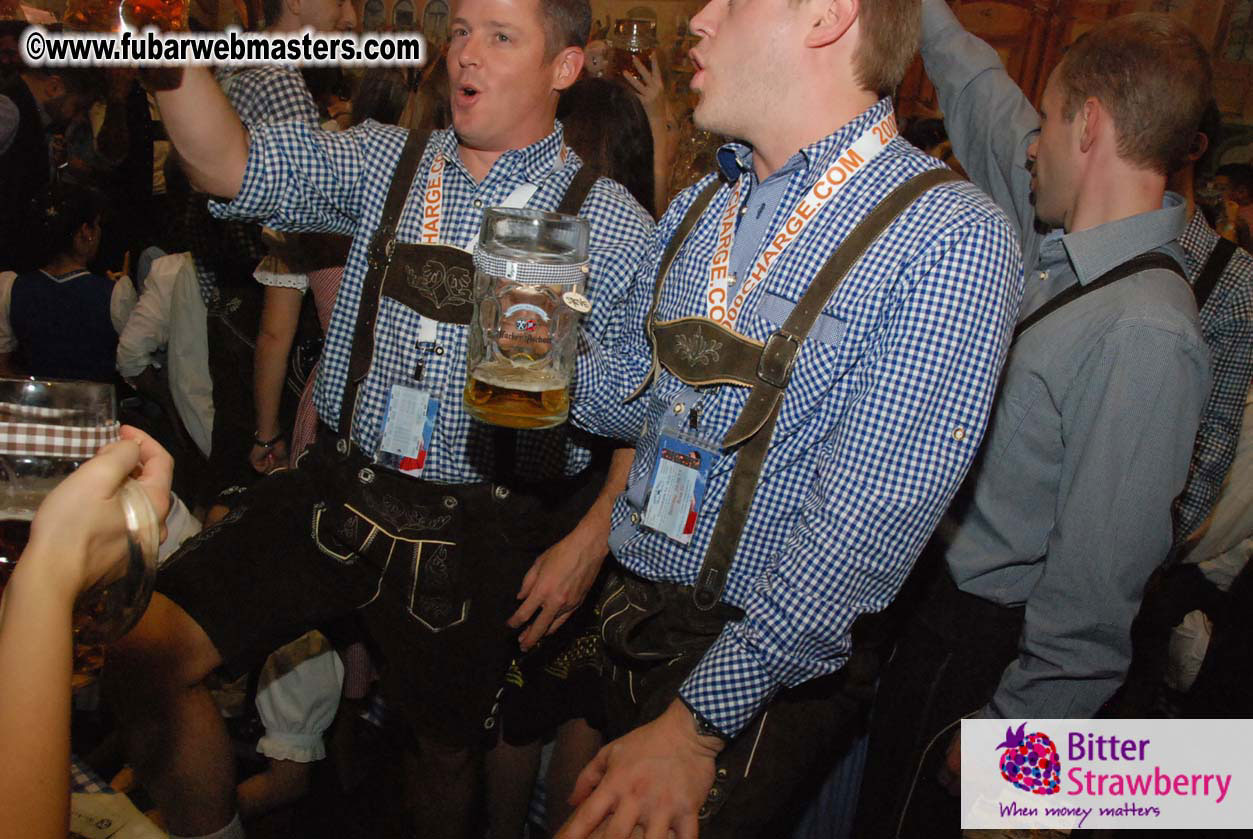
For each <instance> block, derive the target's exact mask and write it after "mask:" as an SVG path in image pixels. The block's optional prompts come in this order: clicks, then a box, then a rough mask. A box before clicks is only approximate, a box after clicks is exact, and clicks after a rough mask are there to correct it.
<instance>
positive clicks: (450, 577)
mask: <svg viewBox="0 0 1253 839" xmlns="http://www.w3.org/2000/svg"><path fill="white" fill-rule="evenodd" d="M453 13H454V14H453V20H452V27H451V35H452V41H451V44H450V48H449V53H448V67H449V75H450V79H451V93H452V96H451V99H452V113H453V124H454V130H445V131H436V132H432V133H430V134H429V138H428V136H427V135H425V134H421V133H412V134H411V133H410V132H407V131H405V130H403V129H400V128H397V127H394V126H382V125H379V124H377V123H372V122H366V123H365V124H363V125H361V126H358V127H356V128H354V129H352V130H350V131H346V132H343V133H337V134H332V133H327V132H322V131H319V130H317V129H316V128H313V127H310V126H308V125H304V124H300V123H296V122H289V123H281V124H264V125H252V126H249V129H248V130H245V129H244V127H243V126H242V125H241V123H240V122H239V120H238V118H237V117H236V116H235V115H234V113H233V112H232V111H231V110H230V107H229V104H228V103H227V101H226V100H225V99H224V98H223V96H222V94H221V92H220V91H219V90H218V88H217V87H216V85H215V84H214V83H213V80H212V78H211V77H210V76H209V75H208V74H207V73H205V72H202V71H198V70H195V71H193V70H191V69H189V70H187V72H186V74H185V78H184V79H183V82H182V86H181V87H180V88H179V89H178V90H175V91H169V92H163V93H159V94H158V101H159V104H160V106H161V110H162V115H163V118H164V120H165V123H166V126H167V129H168V131H169V134H170V138H171V140H172V141H173V142H174V144H175V146H176V147H177V148H178V150H179V153H180V156H181V157H182V159H183V160H184V162H185V164H186V166H187V168H188V170H189V173H190V174H191V176H192V178H193V180H194V181H196V182H197V183H198V185H199V186H200V187H201V188H202V189H205V190H206V191H208V192H210V193H212V194H215V195H219V196H223V197H224V198H229V199H230V200H229V203H224V204H221V205H218V207H217V208H216V211H217V212H219V213H221V214H222V215H224V216H229V217H231V218H240V219H249V220H260V221H263V222H264V223H265V224H267V225H268V226H270V227H274V228H276V229H280V230H284V231H295V232H300V231H325V232H333V233H339V234H343V235H349V236H352V237H353V244H352V248H351V250H350V252H349V255H348V261H347V264H346V266H345V270H344V278H343V282H342V284H341V286H340V291H339V297H338V300H337V303H336V306H335V312H334V314H333V316H332V319H331V324H330V328H329V330H328V333H327V340H326V348H325V350H324V355H323V366H322V372H321V375H320V379H319V383H318V388H317V392H316V397H315V404H316V406H317V409H318V412H319V415H320V417H321V419H322V422H323V426H324V427H323V429H322V433H321V434H320V436H319V439H318V441H317V443H316V444H315V445H314V447H313V448H312V449H311V450H310V452H309V453H308V454H306V455H305V456H304V457H303V458H302V459H301V461H300V463H299V466H298V468H297V469H294V470H291V471H289V472H284V473H277V474H274V475H271V476H269V477H267V478H265V479H263V480H262V481H260V482H259V483H258V484H257V485H255V486H254V487H253V488H252V489H251V490H250V491H249V492H248V493H247V494H245V495H244V496H243V497H242V498H241V499H240V502H239V504H238V505H237V506H236V507H235V508H234V509H233V510H232V512H231V513H230V514H229V515H228V517H227V518H226V519H225V520H224V522H223V523H222V524H221V525H219V526H218V527H216V528H212V529H210V530H208V531H206V533H205V534H204V535H203V536H202V537H200V538H198V539H194V540H192V541H190V542H189V543H187V545H185V546H184V548H183V549H182V551H181V552H180V553H178V554H176V555H175V556H174V557H172V558H171V559H170V561H169V562H168V563H167V564H166V565H165V566H164V567H163V570H162V573H161V574H160V576H159V579H158V583H157V589H158V592H159V594H157V595H155V596H154V599H153V602H152V605H151V606H150V607H149V610H148V612H147V614H146V615H145V616H144V618H143V620H142V621H141V623H140V625H139V627H138V628H137V629H136V631H135V632H134V633H132V634H131V636H129V637H128V638H127V639H125V640H124V642H122V643H121V644H119V645H118V647H117V649H116V650H115V651H114V664H113V665H112V669H113V676H112V678H113V679H115V680H116V684H117V686H118V691H119V692H125V694H126V695H127V696H128V697H129V698H128V701H126V702H124V703H119V712H120V713H121V714H122V715H123V716H125V717H126V718H128V720H129V723H130V725H132V726H135V727H136V728H141V727H142V726H144V725H151V724H152V720H153V719H156V720H160V721H164V722H165V724H164V725H158V728H160V729H161V736H160V737H154V738H144V737H142V736H137V737H135V738H133V739H134V740H135V741H136V743H137V745H138V748H137V751H136V754H135V765H136V766H137V768H138V770H139V771H140V772H141V774H142V776H143V777H144V783H145V787H146V788H147V789H149V790H150V791H151V792H152V793H153V796H154V797H155V798H156V799H157V801H158V802H159V804H160V806H161V810H162V812H163V814H164V815H166V817H167V818H168V820H169V824H170V827H171V829H172V830H173V832H174V833H176V834H179V835H185V836H190V835H208V834H212V835H220V836H222V837H233V836H237V835H238V833H239V827H238V820H237V818H236V817H235V816H234V814H233V809H234V808H233V802H232V799H231V794H232V792H233V783H232V778H231V761H230V755H229V749H228V744H227V742H226V740H225V736H224V732H223V730H222V727H221V723H220V720H219V719H218V718H217V716H216V712H214V711H213V709H212V705H211V703H210V702H209V701H208V695H207V693H206V692H205V691H204V688H203V686H202V685H201V681H202V679H203V678H204V676H205V675H206V674H207V673H208V672H209V671H210V670H212V669H213V668H215V667H217V666H219V665H222V666H224V667H226V668H227V669H228V670H230V671H233V672H236V673H238V672H240V671H242V670H245V669H247V668H248V667H249V666H250V665H252V664H254V663H259V661H260V658H261V657H263V656H264V655H265V654H267V653H268V652H269V651H270V650H272V649H274V648H275V647H277V646H279V645H280V644H282V643H285V642H286V641H290V640H291V639H292V638H294V637H297V636H298V635H300V634H303V632H305V631H306V630H307V629H309V628H311V627H313V626H320V625H324V624H326V623H327V622H328V621H334V620H336V619H338V618H340V617H342V616H344V615H348V614H353V613H355V614H356V615H357V616H358V617H359V619H360V621H361V622H362V623H363V624H364V627H365V630H366V631H367V633H368V634H369V636H370V639H371V640H372V641H373V643H374V645H375V646H376V647H377V648H378V650H379V651H380V653H381V657H382V659H383V663H384V666H383V672H384V676H383V690H384V694H385V696H387V698H388V700H389V702H388V704H389V708H394V709H395V710H396V711H397V712H398V714H399V716H400V717H402V719H403V721H404V722H405V723H406V724H407V727H408V730H409V733H411V734H412V735H413V736H414V737H415V738H416V739H417V741H418V745H419V750H418V761H419V766H418V776H419V777H418V778H417V779H416V784H415V790H414V794H415V796H416V798H417V802H418V808H417V814H416V815H417V817H418V819H419V822H418V834H419V835H421V836H424V837H458V839H460V837H465V836H467V835H468V832H469V829H470V825H471V823H472V815H473V814H472V812H471V806H472V803H473V801H474V787H475V779H476V777H477V758H478V757H479V756H480V754H481V752H482V750H483V749H484V748H485V747H486V746H488V745H490V744H491V742H492V741H494V739H495V735H496V731H495V730H494V729H495V725H496V718H497V710H498V709H497V708H496V707H495V706H496V702H497V696H498V693H497V691H498V689H499V688H500V686H501V685H502V683H503V678H504V676H505V671H506V668H507V666H508V664H509V661H510V659H511V658H512V657H513V655H516V650H517V644H518V643H519V642H520V643H521V645H522V646H523V647H524V648H526V647H530V646H532V645H533V644H535V643H536V642H537V641H538V640H539V638H540V637H541V636H543V635H545V634H546V633H549V632H551V631H552V630H553V629H555V628H556V626H558V625H559V624H560V623H561V622H562V621H564V620H565V618H566V617H567V616H568V615H569V614H570V613H571V612H572V610H573V609H574V608H575V607H576V606H578V604H579V602H580V601H581V600H582V599H583V598H584V596H585V595H586V592H587V589H588V587H589V586H590V585H591V583H592V580H593V579H594V578H595V577H596V574H597V570H598V568H599V566H600V563H601V562H602V560H603V559H604V557H605V555H606V553H607V544H606V542H607V534H608V522H609V510H610V507H611V505H612V501H613V498H614V497H615V496H616V495H617V493H618V492H619V491H620V489H621V487H622V485H623V484H624V483H625V475H626V467H627V466H629V463H630V454H631V453H630V451H629V450H625V451H624V452H621V453H613V454H612V458H613V461H614V463H613V465H612V466H608V465H607V464H606V462H605V461H607V460H609V459H610V457H611V453H610V452H609V451H608V450H607V449H606V445H605V444H606V442H607V441H604V440H601V441H600V442H597V441H596V440H594V439H592V438H591V437H590V435H586V434H577V433H574V432H573V431H571V430H569V429H568V428H556V429H549V430H542V431H541V430H534V431H520V432H516V433H512V432H507V431H504V430H502V429H493V428H491V427H489V426H486V425H484V424H482V423H478V422H475V421H472V420H471V419H470V417H469V416H468V415H467V413H466V411H465V409H464V407H463V402H462V393H463V391H464V389H465V384H466V332H467V330H466V325H467V324H468V322H469V316H470V308H471V305H470V304H471V302H472V301H471V300H470V299H469V297H468V289H469V286H470V282H469V281H470V278H471V277H472V276H473V271H474V266H473V263H472V262H471V260H470V253H469V251H468V250H467V248H470V247H472V246H473V244H474V242H475V240H476V238H477V235H478V232H479V228H480V225H481V222H482V219H483V211H484V209H485V208H488V207H494V206H500V205H508V206H514V207H518V206H522V205H525V206H527V207H530V208H535V209H542V210H553V209H558V208H562V209H564V210H565V211H567V212H570V213H578V214H579V215H580V216H581V217H582V218H584V219H585V220H586V221H587V222H588V224H589V227H590V232H591V241H590V246H589V262H590V272H589V275H588V283H587V295H588V297H590V298H591V300H592V304H593V308H592V310H591V312H590V313H589V314H587V315H586V316H585V318H584V321H583V324H584V327H585V328H586V330H587V332H588V334H590V335H591V336H593V337H594V339H596V340H604V341H606V342H610V343H613V342H616V341H617V340H618V337H619V331H620V330H621V329H622V328H623V327H622V324H621V321H620V319H618V318H616V317H615V311H616V310H617V308H618V307H619V305H620V304H621V303H622V301H623V300H625V299H626V298H627V297H628V295H629V293H630V290H631V284H632V282H633V280H634V278H635V277H636V271H637V267H638V264H639V263H640V262H641V261H642V260H643V259H644V257H645V256H646V253H647V249H648V245H649V242H650V239H651V233H652V220H651V219H650V218H649V217H648V215H647V214H646V213H645V212H644V210H643V208H641V207H640V206H639V204H638V203H636V202H635V201H634V199H632V198H631V197H630V195H629V193H627V191H626V190H625V189H624V188H623V187H622V186H620V185H619V184H616V183H614V182H612V181H609V180H605V179H597V178H596V177H595V175H594V173H590V172H584V171H583V168H582V164H581V162H580V161H579V159H578V157H577V155H575V154H574V153H573V152H571V151H569V150H568V149H567V148H566V146H565V144H564V142H563V139H562V131H561V127H560V126H559V125H558V124H556V123H555V120H554V116H555V113H556V105H557V98H558V94H559V92H560V91H561V90H563V89H565V88H566V87H569V86H570V85H571V84H573V82H574V81H575V79H576V78H577V76H578V75H579V72H580V71H581V69H582V63H583V52H582V44H583V43H584V42H585V41H586V39H587V35H588V30H589V28H590V23H591V13H590V9H589V7H588V5H587V3H586V0H460V1H459V2H457V3H456V4H454V7H453ZM401 404H409V405H413V406H417V405H419V404H422V405H425V406H426V408H425V410H422V409H419V408H417V407H414V408H413V409H412V410H402V409H400V408H397V407H396V406H398V405H401ZM423 418H429V425H427V426H426V428H424V427H423V423H422V420H423ZM406 429H407V430H406ZM414 429H421V431H420V433H421V437H422V440H423V446H422V448H421V449H420V450H416V449H415V450H411V449H410V448H408V446H409V444H408V443H407V442H400V443H398V442H396V441H397V440H401V441H405V440H409V439H411V438H412V434H411V433H410V432H412V431H413V430H414ZM427 429H429V430H427ZM397 446H403V448H397ZM607 472H608V477H606V474H607ZM520 601H521V602H520ZM522 624H528V625H527V626H526V628H525V629H523V631H522V632H521V633H519V632H518V628H519V627H520V626H521V625H522ZM169 746H173V748H167V747H169ZM224 825H225V827H223V826H224ZM215 831H216V832H217V833H215ZM223 831H224V832H223Z"/></svg>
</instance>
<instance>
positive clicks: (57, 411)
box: [0, 379, 161, 676]
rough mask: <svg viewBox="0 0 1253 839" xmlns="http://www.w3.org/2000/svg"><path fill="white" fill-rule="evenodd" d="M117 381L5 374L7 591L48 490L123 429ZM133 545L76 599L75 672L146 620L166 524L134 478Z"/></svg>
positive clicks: (1, 427)
mask: <svg viewBox="0 0 1253 839" xmlns="http://www.w3.org/2000/svg"><path fill="white" fill-rule="evenodd" d="M116 417H117V409H116V406H115V396H114V392H113V386H112V385H108V384H99V383H96V382H79V381H38V380H34V379H0V591H2V590H3V588H4V585H5V583H7V582H8V578H9V574H11V573H12V570H13V566H14V564H15V563H16V562H17V560H18V558H19V557H20V556H21V554H22V551H23V550H24V549H25V547H26V542H27V540H28V539H29V538H30V523H31V521H32V519H34V517H35V511H36V510H38V509H39V505H40V504H41V503H42V502H43V499H44V497H45V496H47V494H48V493H49V492H51V491H52V490H53V489H54V488H55V487H56V486H57V484H59V483H60V482H61V481H62V480H63V479H65V478H66V477H67V476H69V474H70V473H71V472H73V471H74V470H75V469H77V468H78V466H79V465H80V464H82V463H83V462H84V461H86V460H88V459H89V458H90V457H91V456H92V455H93V454H94V453H95V451H96V449H98V448H99V447H100V446H101V445H103V444H104V443H107V442H109V441H111V440H113V439H116V437H117V428H118V425H117V419H116ZM120 498H121V502H122V504H121V508H122V509H121V513H122V515H123V516H125V518H126V526H127V531H128V534H129V539H128V542H129V544H130V553H129V556H127V558H126V561H125V562H124V563H123V564H122V565H121V566H120V567H119V568H117V569H115V573H114V574H113V575H111V576H109V577H107V578H105V579H103V580H101V581H99V582H98V583H96V584H95V585H93V586H92V587H91V588H89V589H87V590H86V591H84V592H83V593H82V594H80V595H79V597H78V600H77V601H76V602H75V604H74V672H75V675H76V676H82V675H85V674H89V673H91V672H94V671H95V670H98V669H99V668H100V665H101V663H102V661H103V650H102V649H101V645H102V644H107V643H109V642H111V641H114V640H117V639H118V638H120V637H121V636H122V635H124V634H125V633H126V632H128V631H129V630H130V628H131V627H133V626H134V625H135V623H136V622H137V621H138V620H139V617H140V616H141V615H142V614H143V612H144V610H145V609H146V608H147V606H148V600H149V598H150V597H151V596H152V587H153V583H154V582H155V581H156V567H157V550H158V548H159V543H160V525H161V523H160V522H159V521H157V517H156V513H155V512H154V511H153V509H152V504H151V503H150V502H149V501H148V497H147V496H146V495H144V493H143V490H142V489H140V488H139V486H138V484H135V483H134V482H129V481H128V482H127V484H126V485H125V486H124V487H123V488H122V491H121V492H120Z"/></svg>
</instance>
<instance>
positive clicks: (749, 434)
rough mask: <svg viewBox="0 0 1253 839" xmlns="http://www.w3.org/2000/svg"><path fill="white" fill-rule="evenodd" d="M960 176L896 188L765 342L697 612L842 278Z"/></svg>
mask: <svg viewBox="0 0 1253 839" xmlns="http://www.w3.org/2000/svg"><path fill="white" fill-rule="evenodd" d="M956 180H960V177H959V176H958V175H957V174H956V173H954V172H952V171H951V170H948V169H932V170H929V171H927V172H924V173H922V174H921V175H917V176H915V177H913V178H911V179H910V180H908V181H906V182H905V183H903V184H901V185H900V186H899V187H897V188H896V189H895V190H893V191H892V192H891V194H889V195H888V196H887V197H886V198H885V199H883V201H881V202H880V203H879V205H878V206H877V207H875V209H874V210H873V211H871V213H870V214H869V215H868V216H866V217H865V218H864V219H862V221H861V223H859V224H858V225H857V227H855V228H854V229H853V231H852V232H851V233H850V234H849V235H848V237H847V238H846V239H845V240H844V242H843V243H841V245H840V247H839V249H838V250H836V252H835V253H833V254H832V255H831V257H830V258H829V259H828V260H827V262H826V264H825V265H823V266H822V269H821V270H820V271H819V272H818V275H817V276H816V277H815V278H814V281H813V282H812V283H810V286H809V289H808V290H807V291H806V292H805V294H804V295H803V296H802V297H801V299H800V302H799V303H797V304H796V307H795V308H794V309H793V310H792V313H791V314H790V315H789V316H788V318H787V320H786V321H784V323H783V326H782V327H780V328H779V329H778V330H776V331H775V332H774V333H773V334H772V335H771V336H770V338H769V339H767V341H766V345H765V347H764V348H763V349H762V351H761V353H760V355H759V356H758V360H757V369H756V370H755V371H754V373H755V378H756V383H755V384H754V385H753V389H752V391H751V392H750V393H749V396H748V402H746V403H745V405H744V408H743V410H741V411H740V415H739V417H738V418H737V419H736V421H735V424H734V425H732V426H731V430H730V431H728V432H727V434H726V436H725V437H724V438H723V440H722V445H723V447H724V448H728V449H729V448H731V447H733V446H736V445H739V444H740V443H743V442H744V441H747V443H746V444H745V445H744V447H743V448H741V449H740V451H739V455H738V456H737V458H736V461H735V468H734V469H733V470H732V471H731V482H730V485H729V486H728V487H727V494H726V498H724V499H723V502H722V508H721V509H720V510H719V511H718V519H717V521H716V522H715V523H714V532H713V537H712V539H711V540H710V543H709V550H708V551H706V553H705V561H704V563H703V564H702V565H701V569H700V574H699V576H698V577H697V580H696V586H695V588H694V589H693V591H692V600H693V601H694V602H695V604H696V607H697V608H698V609H706V610H707V609H712V608H713V607H714V606H716V605H717V604H718V601H719V600H720V599H721V598H722V590H723V588H724V587H725V586H726V581H727V575H728V574H729V572H730V570H731V563H732V562H733V561H734V559H735V552H736V550H737V549H738V548H739V544H740V536H741V535H742V534H743V531H744V523H745V522H746V521H748V513H749V509H750V508H751V507H752V503H753V496H754V495H755V494H756V492H757V484H758V482H759V480H760V478H761V470H762V465H763V464H764V463H765V460H766V452H767V451H768V450H769V448H770V440H771V438H772V437H773V436H774V426H775V422H776V421H777V420H778V418H779V411H780V409H781V407H782V405H783V391H784V388H786V387H787V383H788V379H789V378H790V377H791V374H792V365H793V364H794V363H795V361H796V354H797V352H798V351H799V350H800V346H801V341H803V340H804V339H805V336H806V335H808V334H809V331H810V329H812V328H813V325H814V323H815V322H816V321H817V320H818V315H819V314H820V313H821V312H822V309H823V307H824V306H825V305H826V303H827V301H828V300H829V299H830V298H831V295H833V294H834V293H835V290H836V288H838V287H839V284H840V282H841V281H842V280H843V279H844V277H845V276H847V274H848V272H849V271H850V270H851V269H852V268H853V266H854V265H856V264H857V262H858V261H859V260H860V259H861V257H862V256H863V255H864V254H865V252H866V251H867V250H868V249H869V248H870V246H871V245H872V244H874V242H875V241H876V240H877V239H878V238H879V237H880V236H881V235H882V234H883V232H884V231H885V230H887V228H888V227H889V225H891V223H892V222H893V221H894V220H895V219H896V218H897V216H899V215H900V214H901V213H902V212H904V211H905V210H906V209H907V208H908V207H909V206H910V205H911V204H913V203H914V201H915V200H917V198H918V197H919V196H921V195H922V194H923V193H924V192H926V191H927V190H929V189H931V188H933V187H936V186H939V185H940V184H943V183H947V182H949V181H956Z"/></svg>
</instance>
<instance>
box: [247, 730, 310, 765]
mask: <svg viewBox="0 0 1253 839" xmlns="http://www.w3.org/2000/svg"><path fill="white" fill-rule="evenodd" d="M257 751H258V752H260V753H261V754H263V755H265V756H266V757H268V758H270V759H272V760H290V761H292V762H293V763H314V762H316V761H319V760H321V759H322V758H324V757H326V745H325V743H323V742H322V735H321V734H292V733H288V732H281V731H268V732H266V734H265V736H264V737H262V738H261V739H260V740H258V741H257Z"/></svg>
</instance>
